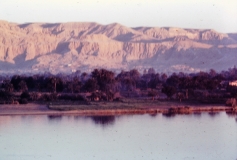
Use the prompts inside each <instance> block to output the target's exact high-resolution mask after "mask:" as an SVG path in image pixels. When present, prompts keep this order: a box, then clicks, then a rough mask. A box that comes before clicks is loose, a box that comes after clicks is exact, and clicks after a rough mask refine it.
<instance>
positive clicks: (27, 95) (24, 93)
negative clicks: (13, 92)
mask: <svg viewBox="0 0 237 160" xmlns="http://www.w3.org/2000/svg"><path fill="white" fill-rule="evenodd" d="M21 99H27V100H29V99H30V94H29V92H27V91H25V92H22V94H21Z"/></svg>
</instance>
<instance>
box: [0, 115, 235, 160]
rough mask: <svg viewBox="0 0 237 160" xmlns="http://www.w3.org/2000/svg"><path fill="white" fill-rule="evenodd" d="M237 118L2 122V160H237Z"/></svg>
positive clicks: (71, 118) (68, 118)
mask: <svg viewBox="0 0 237 160" xmlns="http://www.w3.org/2000/svg"><path fill="white" fill-rule="evenodd" d="M236 118H237V114H236V113H233V112H226V113H225V112H220V113H218V114H217V113H213V112H210V113H195V114H188V115H185V114H184V115H181V114H154V115H153V114H152V115H149V114H145V115H124V116H78V115H77V116H74V115H69V116H60V115H48V116H0V153H1V154H0V159H10V160H11V159H12V160H18V159H24V160H25V159H26V160H31V159H46V160H47V159H59V160H61V159H62V160H63V159H85V160H93V159H122V160H123V159H124V160H126V159H129V160H143V159H144V160H146V159H149V160H150V159H168V160H169V159H170V160H173V159H202V160H205V159H207V160H216V159H236V158H237V153H236V150H237V125H236V121H237V119H236ZM57 122H59V123H57ZM105 126H109V127H105Z"/></svg>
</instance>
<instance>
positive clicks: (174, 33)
mask: <svg viewBox="0 0 237 160" xmlns="http://www.w3.org/2000/svg"><path fill="white" fill-rule="evenodd" d="M236 54H237V38H236V34H234V33H233V34H223V33H218V32H216V31H214V30H211V29H210V30H198V29H181V28H168V27H163V28H157V27H137V28H129V27H126V26H123V25H120V24H118V23H114V24H109V25H101V24H98V23H54V24H51V23H26V24H16V23H10V22H7V21H0V67H1V68H2V70H1V72H3V71H6V70H9V69H12V70H14V69H18V70H28V71H30V70H34V71H49V72H53V73H57V72H71V71H75V70H78V69H79V70H90V69H93V68H96V67H104V68H108V69H117V70H120V69H132V68H137V69H139V70H142V69H145V68H149V67H153V68H155V69H156V70H157V71H164V72H165V71H166V72H168V71H187V72H189V71H199V70H205V69H210V68H214V69H216V70H222V69H227V68H228V67H232V66H234V65H236V63H237V58H236V57H237V56H236Z"/></svg>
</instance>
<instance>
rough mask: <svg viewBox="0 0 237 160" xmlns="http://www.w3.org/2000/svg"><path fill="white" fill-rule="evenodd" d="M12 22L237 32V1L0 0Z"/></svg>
mask: <svg viewBox="0 0 237 160" xmlns="http://www.w3.org/2000/svg"><path fill="white" fill-rule="evenodd" d="M0 19H1V20H7V21H10V22H17V23H25V22H52V23H53V22H98V23H101V24H109V23H113V22H117V23H120V24H123V25H125V26H128V27H138V26H156V27H182V28H200V29H210V28H211V29H215V30H217V31H219V32H225V33H230V32H237V0H117V1H114V0H0Z"/></svg>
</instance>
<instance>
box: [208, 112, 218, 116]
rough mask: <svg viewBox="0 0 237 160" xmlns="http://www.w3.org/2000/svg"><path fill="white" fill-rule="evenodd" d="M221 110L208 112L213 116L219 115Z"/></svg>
mask: <svg viewBox="0 0 237 160" xmlns="http://www.w3.org/2000/svg"><path fill="white" fill-rule="evenodd" d="M219 113H220V112H215V111H213V112H212V111H211V112H208V114H209V115H210V116H211V117H215V116H217V115H219Z"/></svg>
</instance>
